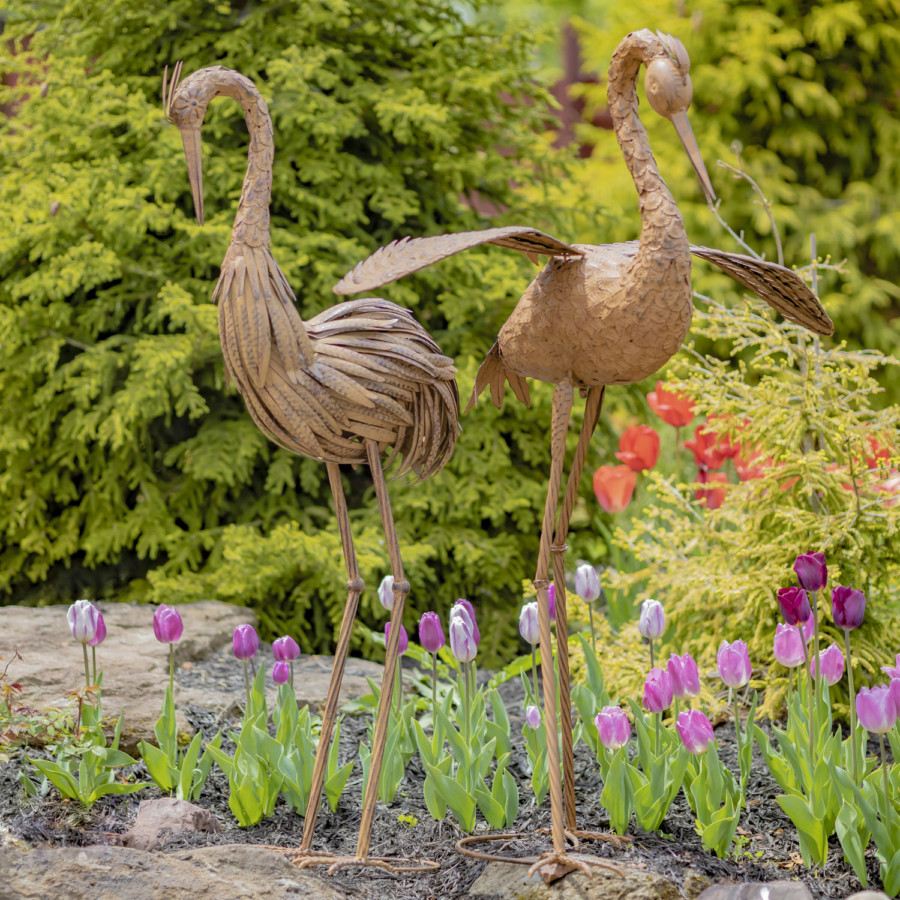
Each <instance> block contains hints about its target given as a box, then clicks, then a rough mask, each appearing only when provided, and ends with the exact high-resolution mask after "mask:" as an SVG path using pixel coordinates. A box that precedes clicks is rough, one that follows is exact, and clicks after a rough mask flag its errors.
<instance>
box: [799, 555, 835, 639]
mask: <svg viewBox="0 0 900 900" xmlns="http://www.w3.org/2000/svg"><path fill="white" fill-rule="evenodd" d="M794 571H795V572H796V573H797V580H798V581H799V582H800V585H801V586H802V587H803V588H804V589H805V590H807V591H821V590H822V588H823V587H825V585H826V584H827V583H828V568H827V567H826V565H825V554H824V553H802V554H800V556H798V557H797V559H796V561H795V562H794ZM790 624H793V623H790Z"/></svg>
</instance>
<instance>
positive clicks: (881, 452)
mask: <svg viewBox="0 0 900 900" xmlns="http://www.w3.org/2000/svg"><path fill="white" fill-rule="evenodd" d="M867 440H868V443H869V448H870V449H871V451H872V452H871V454H869V453H867V454H866V465H867V466H868V467H869V468H870V469H877V468H878V467H879V466H880V465H881V464H882V461H883V460H888V459H890V458H891V451H890V449H889V448H888V447H883V446H882V445H881V444H880V443H879V441H878V440H877V439H876V438H874V437H873V436H872V435H869V437H868V439H867Z"/></svg>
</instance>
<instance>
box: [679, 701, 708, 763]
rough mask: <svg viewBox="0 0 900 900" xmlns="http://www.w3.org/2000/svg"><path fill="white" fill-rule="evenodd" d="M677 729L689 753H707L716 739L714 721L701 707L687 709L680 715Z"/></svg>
mask: <svg viewBox="0 0 900 900" xmlns="http://www.w3.org/2000/svg"><path fill="white" fill-rule="evenodd" d="M675 730H676V731H677V732H678V736H679V737H680V738H681V742H682V743H683V744H684V746H685V747H687V750H688V752H689V753H705V752H706V751H707V750H708V749H709V745H710V744H711V743H712V742H713V741H715V739H716V736H715V734H713V727H712V723H711V722H710V721H709V719H708V718H707V717H706V716H705V715H704V714H703V713H702V712H700V710H699V709H688V710H685V711H684V712H683V713H681V715H679V716H678V721H677V722H676V723H675Z"/></svg>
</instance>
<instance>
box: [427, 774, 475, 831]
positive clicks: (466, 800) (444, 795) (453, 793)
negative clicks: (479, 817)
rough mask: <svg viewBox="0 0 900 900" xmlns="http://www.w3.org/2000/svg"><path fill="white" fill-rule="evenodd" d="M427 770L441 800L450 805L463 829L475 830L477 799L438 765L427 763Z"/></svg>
mask: <svg viewBox="0 0 900 900" xmlns="http://www.w3.org/2000/svg"><path fill="white" fill-rule="evenodd" d="M425 770H426V771H427V772H428V774H429V776H430V777H431V778H432V780H433V783H434V787H435V790H436V791H437V792H438V794H439V795H440V798H441V801H442V802H443V803H446V804H447V806H449V807H450V809H451V811H452V812H453V815H454V816H456V820H457V822H459V824H460V826H461V827H462V829H463V831H466V832H471V831H473V830H474V828H475V801H474V800H473V799H472V797H470V796H469V794H468V793H467V792H466V791H465V789H464V788H463V787H462V786H461V785H460V784H459V783H458V782H457V781H455V780H454V779H453V778H451V777H450V776H449V775H446V774H444V772H442V771H441V770H440V769H439V768H438V767H437V766H432V765H428V764H427V763H426V764H425Z"/></svg>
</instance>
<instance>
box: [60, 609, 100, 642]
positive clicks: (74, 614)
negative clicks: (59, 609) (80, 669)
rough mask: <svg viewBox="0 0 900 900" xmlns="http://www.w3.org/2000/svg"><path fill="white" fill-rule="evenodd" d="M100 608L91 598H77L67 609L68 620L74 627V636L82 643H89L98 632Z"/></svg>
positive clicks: (70, 625)
mask: <svg viewBox="0 0 900 900" xmlns="http://www.w3.org/2000/svg"><path fill="white" fill-rule="evenodd" d="M99 615H100V610H99V609H97V607H96V606H94V604H93V603H91V601H90V600H76V601H75V602H74V603H73V604H72V605H71V606H70V607H69V608H68V610H67V611H66V620H67V621H68V623H69V628H71V629H72V637H73V638H75V640H76V641H80V642H81V643H82V644H87V643H89V642H90V641H91V640H92V639H93V637H94V636H95V635H96V634H97V617H98V616H99Z"/></svg>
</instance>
